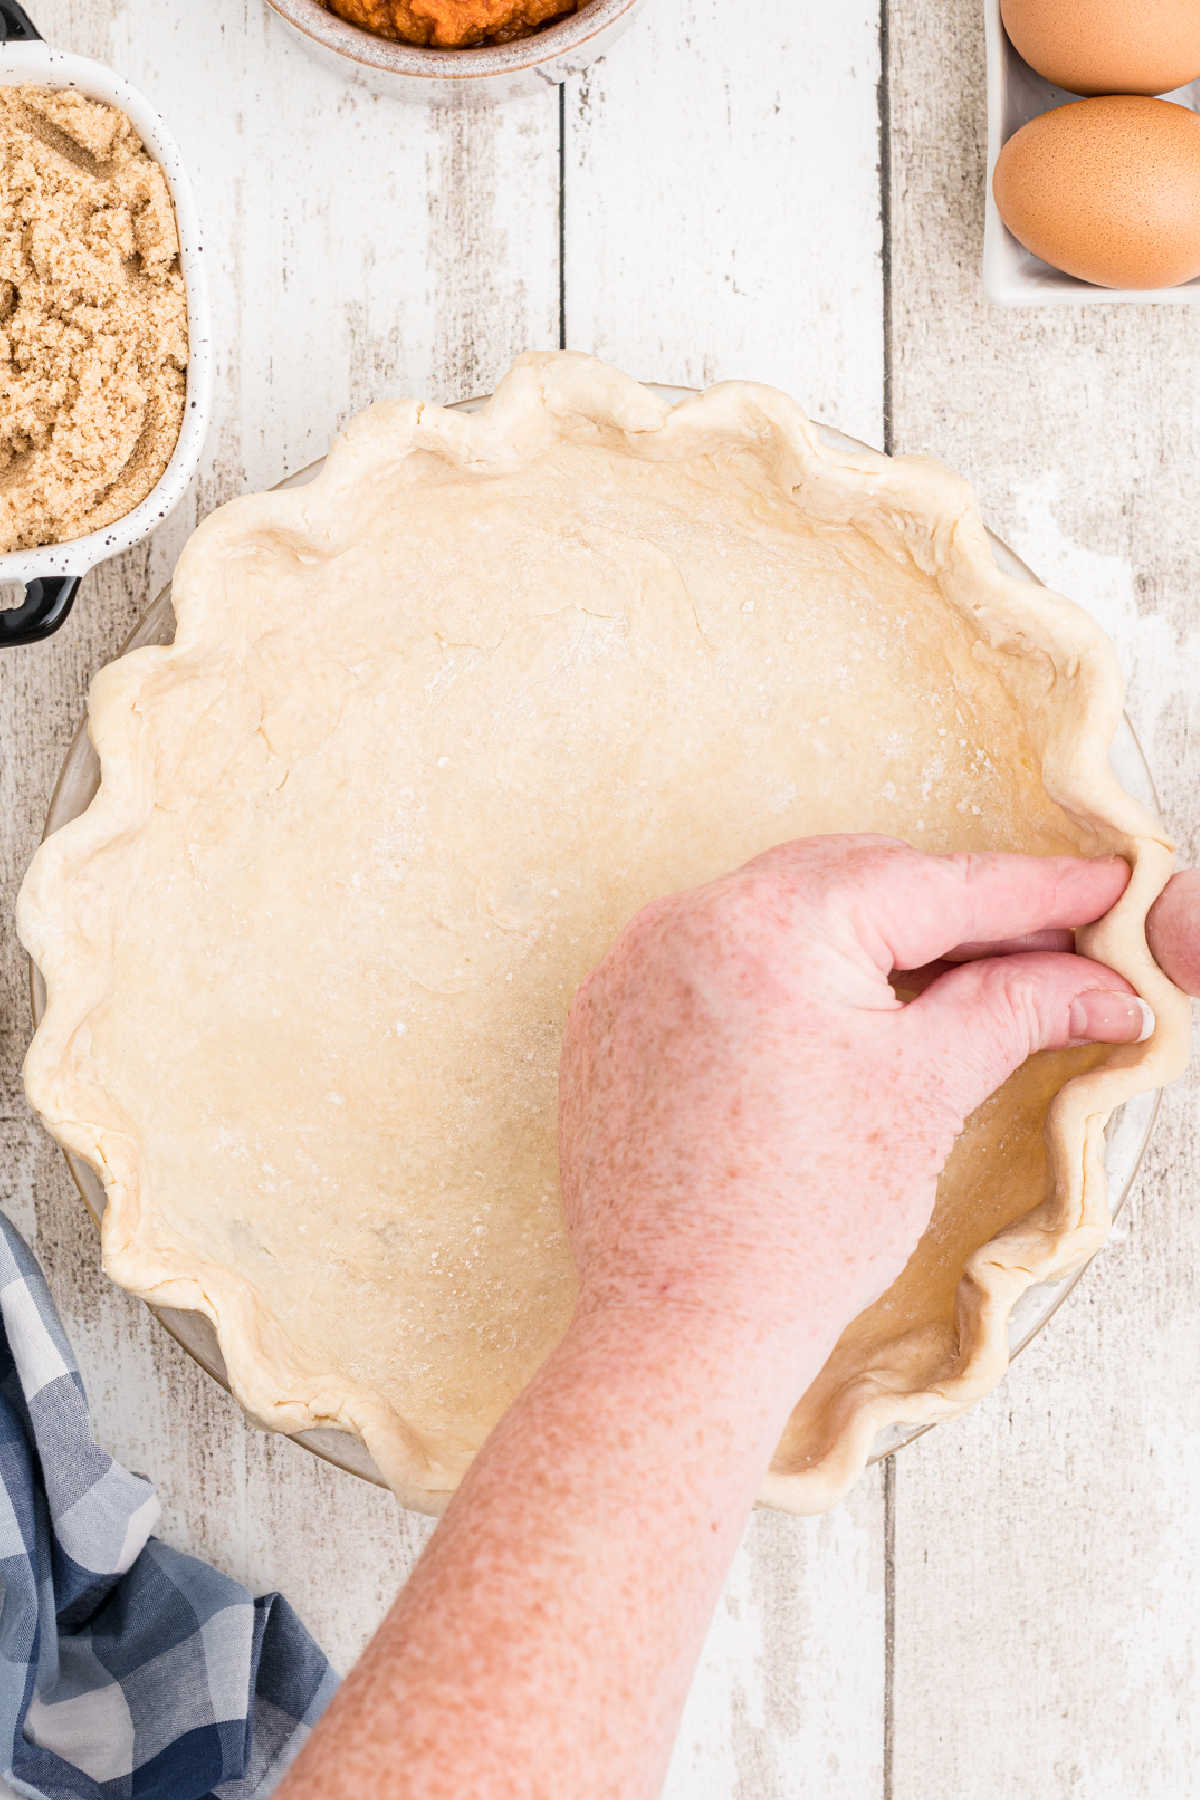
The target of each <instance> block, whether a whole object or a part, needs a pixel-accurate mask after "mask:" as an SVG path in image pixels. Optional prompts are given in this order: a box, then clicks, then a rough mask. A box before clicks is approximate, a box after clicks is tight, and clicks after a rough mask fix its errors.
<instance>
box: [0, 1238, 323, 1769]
mask: <svg viewBox="0 0 1200 1800" xmlns="http://www.w3.org/2000/svg"><path fill="white" fill-rule="evenodd" d="M157 1520H158V1501H157V1499H156V1497H155V1493H154V1489H153V1488H152V1487H151V1486H150V1484H149V1482H148V1481H144V1480H143V1479H142V1478H141V1477H140V1476H137V1475H130V1474H129V1473H128V1472H127V1471H126V1470H125V1469H122V1468H121V1467H120V1466H119V1465H118V1464H117V1463H115V1462H113V1460H112V1458H111V1457H109V1456H106V1455H105V1454H104V1452H103V1451H102V1450H100V1449H98V1448H97V1446H96V1443H95V1442H94V1440H93V1438H92V1431H91V1425H90V1422H89V1419H88V1409H87V1400H86V1397H85V1395H84V1391H83V1383H82V1381H81V1380H80V1377H79V1371H78V1369H77V1368H76V1366H75V1361H74V1358H73V1357H72V1355H71V1347H70V1345H69V1344H68V1343H67V1340H66V1337H65V1336H64V1334H63V1329H62V1325H61V1323H60V1321H59V1318H58V1314H57V1313H56V1311H55V1309H54V1302H53V1301H52V1300H51V1298H50V1293H49V1290H48V1288H47V1286H46V1283H45V1280H44V1279H43V1276H42V1272H41V1270H40V1269H39V1268H38V1266H37V1262H36V1261H35V1259H34V1257H33V1256H32V1255H31V1253H30V1251H29V1249H28V1247H27V1246H26V1244H25V1243H24V1242H23V1240H22V1239H21V1237H20V1236H19V1235H18V1233H17V1232H16V1231H15V1230H14V1229H13V1227H12V1225H11V1224H10V1223H9V1221H8V1220H7V1219H5V1218H4V1217H3V1216H2V1215H0V1773H2V1774H3V1776H4V1777H5V1778H6V1779H7V1780H8V1781H9V1782H10V1783H11V1785H12V1787H13V1788H15V1790H16V1791H17V1793H19V1794H26V1795H31V1796H35V1797H36V1800H43V1797H44V1800H209V1797H212V1800H252V1797H254V1800H257V1797H258V1796H261V1795H264V1794H267V1793H269V1792H270V1791H271V1789H272V1788H273V1787H274V1785H275V1783H276V1782H277V1781H278V1780H279V1779H280V1777H281V1775H282V1774H283V1771H284V1769H285V1768H286V1767H287V1765H288V1763H289V1762H290V1761H291V1760H292V1758H293V1756H294V1755H295V1754H296V1752H297V1751H298V1750H299V1748H300V1745H301V1743H302V1742H303V1741H304V1739H305V1737H307V1735H308V1732H309V1730H310V1729H311V1727H312V1725H313V1724H314V1723H315V1721H316V1719H317V1718H318V1717H319V1716H320V1714H321V1712H322V1710H323V1709H324V1707H325V1705H326V1704H327V1702H328V1701H329V1700H330V1698H331V1697H332V1694H333V1690H334V1687H335V1686H336V1680H335V1677H334V1675H333V1671H332V1670H331V1669H330V1667H329V1664H328V1663H327V1662H326V1660H325V1657H324V1656H323V1655H322V1654H321V1652H320V1650H318V1648H317V1646H316V1645H315V1644H314V1643H313V1641H312V1639H311V1638H310V1637H309V1635H308V1633H307V1631H306V1630H305V1629H304V1627H303V1625H301V1623H300V1621H299V1619H298V1618H297V1617H296V1615H295V1613H294V1612H293V1611H292V1609H291V1607H290V1606H289V1605H288V1603H287V1601H286V1600H284V1599H282V1598H281V1597H280V1596H279V1595H278V1594H268V1595H266V1596H265V1597H263V1598H262V1599H259V1600H254V1599H252V1598H251V1596H250V1594H249V1593H248V1592H247V1590H246V1589H245V1588H243V1587H240V1586H239V1585H238V1583H237V1582H235V1581H230V1580H229V1579H228V1577H227V1576H224V1575H219V1574H218V1573H217V1571H216V1570H215V1569H211V1568H209V1567H208V1565H207V1564H206V1563H202V1562H198V1561H197V1560H196V1558H195V1557H191V1556H182V1555H180V1554H179V1552H178V1551H175V1550H168V1548H167V1546H166V1545H165V1544H163V1543H160V1542H159V1540H158V1539H157V1538H153V1537H151V1536H150V1532H151V1529H152V1527H153V1526H154V1525H155V1524H156V1523H157Z"/></svg>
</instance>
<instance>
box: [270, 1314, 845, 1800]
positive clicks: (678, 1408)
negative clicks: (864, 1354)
mask: <svg viewBox="0 0 1200 1800" xmlns="http://www.w3.org/2000/svg"><path fill="white" fill-rule="evenodd" d="M726 1339H727V1340H728V1341H726ZM828 1347H829V1346H828V1343H825V1342H821V1341H818V1340H817V1338H816V1337H815V1336H814V1339H813V1341H812V1344H811V1347H810V1348H809V1350H808V1351H806V1352H802V1355H804V1356H806V1357H807V1358H808V1360H809V1361H810V1363H811V1367H809V1368H807V1369H805V1368H800V1369H798V1368H797V1365H796V1359H795V1354H794V1352H792V1353H790V1354H788V1355H787V1356H786V1357H784V1356H781V1355H780V1353H779V1351H778V1349H777V1348H776V1347H773V1346H770V1345H761V1344H755V1343H753V1342H752V1341H748V1339H747V1336H746V1334H745V1333H744V1332H738V1331H734V1332H731V1333H727V1334H722V1332H721V1331H720V1330H719V1329H718V1328H717V1327H716V1326H715V1325H714V1323H713V1321H712V1320H711V1319H707V1318H705V1317H704V1316H703V1315H700V1314H697V1315H695V1316H685V1317H683V1318H680V1319H676V1320H675V1321H674V1322H673V1324H672V1325H671V1327H670V1328H666V1327H664V1326H663V1325H661V1324H660V1323H657V1322H654V1321H650V1320H648V1319H647V1318H646V1317H645V1316H644V1315H640V1314H635V1315H630V1316H621V1315H617V1314H613V1315H601V1316H599V1317H597V1318H594V1319H591V1320H587V1321H577V1323H576V1324H575V1325H574V1326H573V1327H572V1329H571V1331H570V1332H569V1333H568V1336H567V1338H566V1339H565V1341H564V1343H563V1344H562V1345H561V1346H560V1348H559V1350H558V1351H557V1352H556V1353H555V1355H554V1356H553V1357H552V1358H551V1359H550V1361H549V1362H548V1363H547V1365H546V1367H545V1368H544V1369H543V1371H542V1373H541V1374H540V1375H539V1376H538V1378H537V1379H536V1380H535V1381H534V1383H533V1384H532V1385H531V1387H530V1388H529V1389H528V1390H527V1392H526V1393H525V1394H524V1395H523V1396H522V1397H521V1399H520V1400H519V1401H518V1402H517V1404H516V1405H515V1406H514V1407H513V1409H512V1411H511V1412H510V1413H509V1415H508V1416H507V1418H506V1419H505V1420H503V1421H502V1423H501V1424H500V1426H499V1427H498V1428H497V1430H496V1431H495V1432H494V1433H493V1435H492V1437H491V1439H490V1440H489V1441H488V1444H487V1445H486V1446H485V1448H484V1450H483V1451H482V1452H481V1454H480V1456H479V1457H478V1459H477V1460H476V1463H475V1465H474V1467H473V1468H472V1470H471V1472H470V1474H469V1476H468V1478H467V1480H466V1482H465V1483H464V1485H463V1488H462V1490H461V1492H460V1493H459V1494H458V1495H457V1497H456V1498H455V1500H454V1502H453V1503H452V1505H451V1507H450V1509H449V1511H448V1512H447V1515H446V1518H445V1519H444V1520H443V1522H442V1524H441V1525H440V1527H439V1528H438V1531H437V1532H436V1534H435V1536H434V1538H433V1540H432V1542H431V1544H430V1547H429V1549H428V1551H427V1552H426V1554H425V1556H424V1558H423V1559H422V1561H421V1563H420V1564H419V1565H418V1567H417V1569H416V1571H415V1573H414V1575H413V1577H412V1580H411V1581H410V1582H409V1584H408V1586H407V1588H406V1589H405V1591H404V1593H403V1594H402V1595H401V1596H400V1599H399V1600H398V1602H397V1603H396V1606H395V1607H394V1608H393V1610H392V1612H391V1614H390V1615H389V1617H388V1619H387V1620H386V1621H385V1623H384V1625H383V1627H382V1629H381V1631H380V1632H379V1634H378V1636H377V1637H376V1639H375V1640H374V1642H373V1643H372V1645H371V1646H370V1648H369V1649H368V1651H367V1653H366V1655H365V1657H364V1658H363V1661H362V1662H361V1663H360V1664H359V1666H358V1668H357V1669H356V1670H355V1671H354V1673H353V1675H352V1676H351V1677H350V1679H349V1681H348V1682H347V1683H346V1686H345V1688H344V1689H343V1691H342V1693H341V1694H340V1695H339V1697H338V1699H337V1700H336V1701H335V1703H334V1706H333V1707H332V1708H331V1711H330V1714H329V1716H328V1719H327V1721H326V1723H325V1725H324V1726H323V1728H322V1729H321V1731H319V1732H318V1733H317V1735H316V1737H315V1738H314V1740H313V1742H312V1743H311V1744H310V1746H309V1748H308V1750H307V1752H306V1753H305V1755H304V1756H303V1757H302V1758H301V1760H300V1762H299V1764H298V1765H297V1767H296V1769H295V1771H294V1772H293V1774H292V1777H291V1778H290V1781H289V1782H288V1783H287V1784H285V1787H284V1789H283V1794H284V1795H286V1800H315V1797H316V1796H317V1795H318V1794H319V1795H320V1796H321V1800H343V1797H345V1800H350V1797H351V1796H353V1797H354V1800H360V1797H361V1796H362V1795H364V1794H368V1793H369V1794H371V1795H372V1796H378V1797H379V1800H385V1797H394V1800H465V1797H466V1796H468V1795H470V1796H477V1797H478V1800H492V1796H495V1797H496V1800H500V1797H501V1796H503V1797H504V1800H516V1797H517V1796H531V1797H532V1796H540V1795H545V1796H546V1797H547V1800H551V1797H553V1800H560V1797H561V1796H562V1795H564V1794H570V1795H571V1797H572V1800H601V1797H602V1796H603V1797H605V1800H617V1797H618V1796H619V1800H640V1797H641V1796H651V1795H654V1794H656V1793H657V1792H658V1789H659V1787H660V1785H661V1782H662V1778H663V1775H664V1773H665V1770H666V1763H667V1759H668V1757H669V1754H670V1748H671V1743H672V1740H673V1737H674V1733H675V1729H676V1726H677V1723H678V1716H679V1712H680V1709H681V1707H682V1704H683V1700H684V1697H685V1695H686V1692H687V1685H688V1682H689V1680H690V1677H691V1672H692V1668H693V1665H694V1662H695V1658H696V1655H697V1653H698V1651H699V1647H700V1644H701V1642H702V1639H703V1635H704V1631H705V1629H706V1626H707V1623H708V1619H709V1616H710V1614H711V1611H712V1607H713V1604H714V1603H715V1600H716V1597H717V1594H718V1592H719V1589H720V1585H721V1581H722V1579H723V1578H724V1574H725V1571H726V1569H727V1567H728V1564H729V1561H730V1558H731V1556H732V1554H733V1550H734V1547H735V1545H736V1543H737V1539H738V1536H739V1534H740V1532H741V1529H742V1526H743V1524H744V1522H745V1518H746V1515H747V1513H748V1511H749V1508H750V1506H751V1504H752V1502H753V1497H754V1493H755V1490H756V1488H757V1486H758V1483H759V1481H760V1479H761V1476H762V1472H763V1470H764V1468H765V1467H766V1464H767V1462H768V1460H769V1458H770V1455H771V1452H772V1450H773V1449H774V1446H775V1443H776V1442H777V1440H778V1437H779V1434H780V1431H781V1430H782V1427H783V1424H784V1422H785V1420H786V1417H787V1412H788V1405H789V1401H790V1400H791V1399H794V1398H795V1395H796V1393H797V1392H798V1391H799V1387H798V1385H797V1384H798V1382H799V1385H800V1386H802V1385H803V1383H804V1380H805V1378H806V1377H807V1378H811V1376H812V1375H815V1374H816V1372H817V1369H818V1368H819V1366H820V1362H821V1360H822V1359H823V1356H824V1354H825V1352H826V1351H827V1349H828Z"/></svg>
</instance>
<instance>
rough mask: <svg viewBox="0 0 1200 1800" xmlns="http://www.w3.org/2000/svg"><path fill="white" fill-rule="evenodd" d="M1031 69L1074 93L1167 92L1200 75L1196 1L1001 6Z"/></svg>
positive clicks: (1048, 0)
mask: <svg viewBox="0 0 1200 1800" xmlns="http://www.w3.org/2000/svg"><path fill="white" fill-rule="evenodd" d="M1000 12H1001V16H1002V18H1003V20H1004V27H1005V30H1006V31H1007V32H1008V35H1009V37H1010V38H1011V39H1012V41H1013V43H1014V45H1015V46H1016V48H1017V50H1018V51H1019V52H1020V54H1021V55H1022V56H1023V57H1024V58H1025V61H1026V62H1027V63H1028V64H1029V65H1030V67H1031V68H1034V69H1036V70H1037V72H1038V74H1039V75H1044V76H1045V77H1046V79H1047V81H1053V82H1054V83H1055V85H1056V86H1058V87H1064V88H1066V89H1068V91H1069V92H1070V93H1072V94H1167V93H1170V91H1171V89H1172V88H1177V87H1183V85H1184V83H1185V82H1188V81H1195V80H1196V78H1197V77H1198V76H1200V5H1197V3H1196V0H1001V5H1000Z"/></svg>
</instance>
